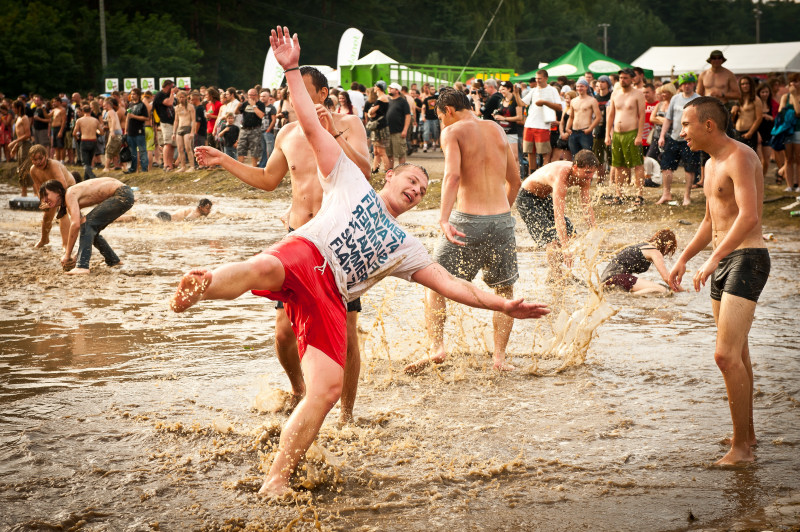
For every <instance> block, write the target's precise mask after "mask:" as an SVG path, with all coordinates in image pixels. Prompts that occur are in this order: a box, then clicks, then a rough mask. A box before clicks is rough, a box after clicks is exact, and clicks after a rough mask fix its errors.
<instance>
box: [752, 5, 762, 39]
mask: <svg viewBox="0 0 800 532" xmlns="http://www.w3.org/2000/svg"><path fill="white" fill-rule="evenodd" d="M753 15H755V17H756V44H758V43H760V42H761V10H760V9H759V8H758V7H754V8H753Z"/></svg>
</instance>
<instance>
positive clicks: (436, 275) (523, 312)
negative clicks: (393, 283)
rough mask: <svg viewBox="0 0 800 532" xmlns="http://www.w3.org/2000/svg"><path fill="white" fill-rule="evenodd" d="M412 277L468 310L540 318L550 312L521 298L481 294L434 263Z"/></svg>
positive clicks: (479, 290) (481, 291) (522, 317)
mask: <svg viewBox="0 0 800 532" xmlns="http://www.w3.org/2000/svg"><path fill="white" fill-rule="evenodd" d="M411 278H412V279H413V280H414V282H416V283H419V284H421V285H422V286H424V287H426V288H430V289H431V290H433V291H434V292H438V293H439V294H441V295H443V296H444V297H446V298H447V299H452V300H453V301H456V302H458V303H463V304H464V305H469V306H470V307H475V308H483V309H488V310H496V311H499V312H502V313H504V314H507V315H509V316H511V317H512V318H518V319H531V318H541V317H542V316H545V315H546V314H549V313H550V309H548V308H547V305H544V304H542V303H526V302H524V301H523V299H522V298H520V299H514V300H511V299H505V298H502V297H500V296H498V295H495V294H492V293H489V292H484V291H483V290H481V289H479V288H478V287H477V286H475V285H474V284H472V283H468V282H466V281H464V280H462V279H456V278H455V277H453V276H452V275H450V273H448V271H447V270H445V269H444V268H442V266H440V265H439V264H436V263H435V262H434V263H433V264H431V265H429V266H426V267H425V268H422V269H421V270H419V271H417V272H416V273H415V274H414V275H412V276H411Z"/></svg>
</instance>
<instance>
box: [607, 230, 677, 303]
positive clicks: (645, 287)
mask: <svg viewBox="0 0 800 532" xmlns="http://www.w3.org/2000/svg"><path fill="white" fill-rule="evenodd" d="M677 247H678V243H677V240H676V239H675V233H673V232H672V231H670V230H669V229H662V230H660V231H658V232H657V233H656V234H655V235H653V237H652V238H651V239H650V240H648V241H647V242H640V243H638V244H633V245H632V246H627V247H626V248H624V249H623V250H622V251H620V252H619V253H617V254H616V255H614V258H612V259H611V262H610V263H609V264H608V266H606V269H605V270H603V274H602V275H601V276H600V282H601V283H603V285H605V286H606V287H608V288H619V289H621V290H624V291H626V292H630V293H632V294H636V295H645V294H666V293H667V292H669V289H668V288H667V287H666V286H662V285H660V284H658V283H654V282H653V281H648V280H647V279H640V278H639V277H636V275H634V274H636V273H644V272H646V271H647V270H649V269H650V265H654V266H655V267H656V270H658V273H659V275H661V278H662V279H663V280H664V282H665V283H667V284H669V272H668V271H667V267H666V266H665V265H664V257H665V256H666V255H672V254H673V253H675V250H676V249H677ZM678 288H679V291H680V287H678Z"/></svg>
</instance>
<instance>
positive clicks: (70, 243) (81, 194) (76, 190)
mask: <svg viewBox="0 0 800 532" xmlns="http://www.w3.org/2000/svg"><path fill="white" fill-rule="evenodd" d="M39 197H40V198H41V200H42V204H41V206H40V208H42V209H52V208H58V214H57V215H56V217H57V218H58V219H59V220H60V219H61V218H63V217H64V215H66V214H67V213H69V219H70V225H69V238H68V239H67V245H66V247H65V248H64V256H63V257H61V266H62V267H63V268H64V270H66V273H67V275H86V274H88V273H89V259H91V258H92V245H94V247H96V248H97V250H98V251H99V252H100V254H101V255H103V258H104V259H105V260H106V264H107V265H108V266H110V267H114V266H119V265H121V264H122V261H120V260H119V257H118V256H117V254H116V253H114V250H113V249H111V246H109V245H108V242H106V239H105V238H103V237H102V236H101V235H100V231H102V230H103V229H105V228H106V227H108V224H110V223H111V222H113V221H114V220H116V219H117V218H119V217H120V216H122V215H123V214H125V213H126V212H127V211H128V210H130V208H131V207H133V202H134V199H133V191H132V190H131V187H129V186H128V185H126V184H125V183H123V182H122V181H119V180H117V179H114V178H113V177H99V178H95V179H92V180H90V181H84V182H83V183H79V184H77V185H73V186H71V187H69V190H65V189H64V185H62V184H61V183H60V182H58V181H55V180H50V181H47V182H46V183H45V184H43V185H42V186H41V188H40V189H39ZM92 205H97V207H95V208H94V209H92V210H91V211H90V212H89V214H87V215H86V217H85V218H82V217H81V209H82V208H84V207H91V206H92ZM79 234H80V243H79V245H78V256H77V267H75V268H74V269H72V266H74V265H75V262H76V259H74V258H73V257H72V249H73V248H74V247H75V241H76V240H78V235H79Z"/></svg>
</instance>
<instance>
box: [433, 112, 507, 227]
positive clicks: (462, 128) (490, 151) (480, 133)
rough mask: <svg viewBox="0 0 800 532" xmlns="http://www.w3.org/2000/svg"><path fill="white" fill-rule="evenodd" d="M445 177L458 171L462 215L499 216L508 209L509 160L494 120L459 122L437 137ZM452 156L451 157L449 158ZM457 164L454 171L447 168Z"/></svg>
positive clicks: (503, 134)
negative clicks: (443, 161) (507, 182)
mask: <svg viewBox="0 0 800 532" xmlns="http://www.w3.org/2000/svg"><path fill="white" fill-rule="evenodd" d="M441 143H442V150H443V151H444V153H445V177H447V174H448V173H450V172H452V171H457V172H459V176H460V182H459V187H458V194H457V206H458V210H459V211H461V212H463V213H466V214H501V213H504V212H508V211H509V210H510V209H511V206H510V204H509V199H508V193H507V189H506V186H505V185H506V180H507V176H508V167H509V164H510V165H512V167H514V160H513V154H512V155H511V160H509V154H510V152H509V148H508V141H507V140H506V135H505V133H504V132H503V128H501V127H500V126H499V125H498V124H497V123H496V122H494V121H488V120H487V121H484V120H460V121H458V122H455V123H454V124H452V125H451V126H449V127H447V128H445V129H444V131H443V132H442V135H441ZM453 155H455V157H454V156H453ZM455 164H458V168H450V166H451V165H455Z"/></svg>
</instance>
